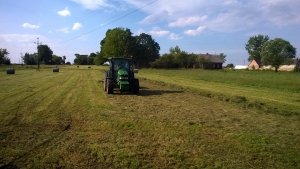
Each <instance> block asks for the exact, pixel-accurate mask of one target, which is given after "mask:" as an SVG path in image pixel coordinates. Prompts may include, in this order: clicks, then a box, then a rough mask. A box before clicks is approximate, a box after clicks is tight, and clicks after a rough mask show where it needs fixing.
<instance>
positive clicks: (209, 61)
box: [197, 53, 224, 69]
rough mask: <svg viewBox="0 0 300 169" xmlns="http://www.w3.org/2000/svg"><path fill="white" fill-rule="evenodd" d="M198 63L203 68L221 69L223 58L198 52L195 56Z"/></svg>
mask: <svg viewBox="0 0 300 169" xmlns="http://www.w3.org/2000/svg"><path fill="white" fill-rule="evenodd" d="M197 60H198V62H199V63H200V65H199V66H198V67H199V68H203V69H222V68H223V62H224V59H223V58H222V57H221V55H213V54H209V53H206V54H198V58H197Z"/></svg>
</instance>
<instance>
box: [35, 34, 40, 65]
mask: <svg viewBox="0 0 300 169" xmlns="http://www.w3.org/2000/svg"><path fill="white" fill-rule="evenodd" d="M34 43H35V44H36V45H37V47H36V48H37V66H38V70H40V55H39V46H40V41H39V38H36V42H34Z"/></svg>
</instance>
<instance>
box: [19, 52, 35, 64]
mask: <svg viewBox="0 0 300 169" xmlns="http://www.w3.org/2000/svg"><path fill="white" fill-rule="evenodd" d="M22 59H23V62H24V63H25V64H26V65H36V63H37V62H36V54H29V53H25V55H24V56H23V57H22Z"/></svg>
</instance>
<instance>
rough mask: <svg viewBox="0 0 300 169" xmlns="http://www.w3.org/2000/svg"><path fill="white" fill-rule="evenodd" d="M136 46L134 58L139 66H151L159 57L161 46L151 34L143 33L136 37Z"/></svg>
mask: <svg viewBox="0 0 300 169" xmlns="http://www.w3.org/2000/svg"><path fill="white" fill-rule="evenodd" d="M135 39H136V46H135V48H134V49H135V53H134V60H135V63H136V66H137V67H149V66H150V63H151V62H153V61H155V60H156V59H158V58H159V50H160V46H159V44H158V43H157V42H155V41H154V40H153V39H152V37H151V35H148V34H146V33H141V34H140V35H139V36H136V37H135Z"/></svg>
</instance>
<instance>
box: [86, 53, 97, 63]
mask: <svg viewBox="0 0 300 169" xmlns="http://www.w3.org/2000/svg"><path fill="white" fill-rule="evenodd" d="M96 56H97V55H96V53H91V54H90V55H89V57H88V61H87V62H88V63H87V64H88V65H94V64H95V63H94V60H95V58H96Z"/></svg>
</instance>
